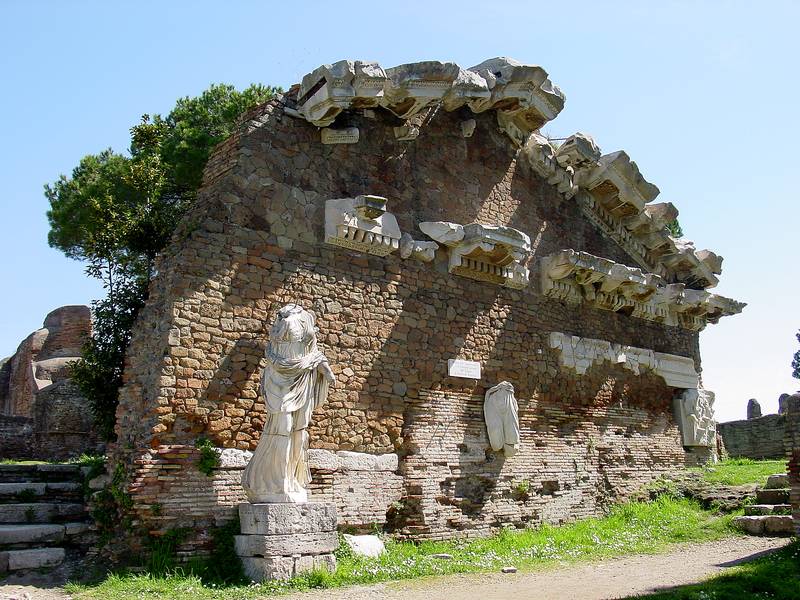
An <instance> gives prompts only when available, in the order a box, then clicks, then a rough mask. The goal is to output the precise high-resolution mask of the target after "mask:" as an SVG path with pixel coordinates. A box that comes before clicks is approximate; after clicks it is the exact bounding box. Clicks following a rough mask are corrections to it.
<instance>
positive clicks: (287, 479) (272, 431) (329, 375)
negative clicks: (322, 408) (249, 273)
mask: <svg viewBox="0 0 800 600" xmlns="http://www.w3.org/2000/svg"><path fill="white" fill-rule="evenodd" d="M266 359H267V365H266V367H264V371H263V373H262V374H261V393H262V395H263V396H264V402H265V404H266V412H267V415H266V422H265V424H264V431H263V432H262V434H261V439H260V440H259V442H258V447H257V448H256V451H255V453H254V454H253V457H252V458H251V459H250V462H249V463H248V465H247V468H246V469H245V471H244V475H243V476H242V487H244V490H245V493H246V494H247V498H248V499H249V500H250V502H251V503H254V504H255V503H268V502H294V503H299V502H306V501H307V500H308V493H307V491H306V486H307V485H308V483H309V482H310V481H311V471H310V470H309V468H308V458H307V450H308V431H307V427H308V424H309V422H310V420H311V413H312V412H313V411H314V409H315V408H316V407H317V406H319V405H320V404H322V403H323V402H325V399H326V398H327V395H328V386H329V385H331V384H332V383H333V382H334V381H335V380H336V378H335V376H334V374H333V372H332V371H331V368H330V365H329V364H328V359H327V358H325V355H324V354H323V353H322V352H321V351H319V350H318V349H317V336H316V328H315V326H314V315H312V314H311V313H310V312H308V311H306V310H305V309H303V308H302V307H301V306H298V305H296V304H287V305H286V306H284V307H283V308H281V309H280V310H279V311H278V314H277V316H276V319H275V323H274V324H273V325H272V329H270V335H269V344H268V345H267V350H266Z"/></svg>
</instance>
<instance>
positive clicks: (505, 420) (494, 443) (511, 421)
mask: <svg viewBox="0 0 800 600" xmlns="http://www.w3.org/2000/svg"><path fill="white" fill-rule="evenodd" d="M517 411H518V407H517V399H516V398H515V397H514V386H513V385H511V384H510V383H509V382H508V381H501V382H500V383H498V384H497V385H496V386H494V387H491V388H489V389H488V390H486V396H485V400H484V403H483V416H484V418H485V419H486V430H487V431H488V433H489V444H490V445H491V447H492V450H494V451H495V452H499V451H500V450H502V451H503V453H504V454H505V455H506V457H507V458H510V457H512V456H514V455H515V454H516V453H517V450H519V446H520V442H519V416H518V414H517Z"/></svg>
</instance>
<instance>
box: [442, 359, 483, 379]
mask: <svg viewBox="0 0 800 600" xmlns="http://www.w3.org/2000/svg"><path fill="white" fill-rule="evenodd" d="M447 374H448V375H450V377H461V378H463V379H480V378H481V363H479V362H475V361H473V360H461V359H460V358H451V359H449V360H448V361H447Z"/></svg>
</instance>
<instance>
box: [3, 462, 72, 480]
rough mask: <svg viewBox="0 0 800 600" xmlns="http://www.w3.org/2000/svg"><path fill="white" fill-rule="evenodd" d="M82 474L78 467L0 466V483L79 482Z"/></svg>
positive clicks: (43, 465)
mask: <svg viewBox="0 0 800 600" xmlns="http://www.w3.org/2000/svg"><path fill="white" fill-rule="evenodd" d="M81 479H83V472H82V471H81V466H80V465H71V464H47V463H45V464H40V465H15V464H8V465H0V482H2V483H31V482H36V481H45V482H46V481H80V480H81Z"/></svg>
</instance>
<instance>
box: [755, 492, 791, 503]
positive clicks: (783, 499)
mask: <svg viewBox="0 0 800 600" xmlns="http://www.w3.org/2000/svg"><path fill="white" fill-rule="evenodd" d="M756 504H789V490H788V489H777V490H773V489H770V490H758V491H757V492H756Z"/></svg>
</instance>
